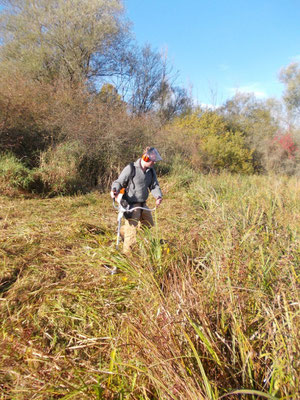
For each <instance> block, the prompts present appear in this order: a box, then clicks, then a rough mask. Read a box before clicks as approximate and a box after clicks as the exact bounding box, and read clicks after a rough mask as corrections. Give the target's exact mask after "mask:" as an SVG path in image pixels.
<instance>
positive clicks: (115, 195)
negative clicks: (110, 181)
mask: <svg viewBox="0 0 300 400" xmlns="http://www.w3.org/2000/svg"><path fill="white" fill-rule="evenodd" d="M118 194H119V193H118V192H117V191H115V190H112V191H111V192H110V197H111V198H112V199H116V198H117V197H118Z"/></svg>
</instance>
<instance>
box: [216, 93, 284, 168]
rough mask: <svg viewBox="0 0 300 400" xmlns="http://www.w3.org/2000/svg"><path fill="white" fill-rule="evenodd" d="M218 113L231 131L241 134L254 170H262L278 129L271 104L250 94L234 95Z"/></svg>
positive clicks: (277, 122)
mask: <svg viewBox="0 0 300 400" xmlns="http://www.w3.org/2000/svg"><path fill="white" fill-rule="evenodd" d="M219 112H220V113H221V114H222V115H223V116H224V118H225V121H226V123H227V125H228V127H229V128H230V129H231V130H232V131H237V132H242V133H243V136H244V139H245V144H246V146H247V147H248V148H249V149H250V150H252V151H253V159H254V164H255V168H256V170H263V169H264V168H265V164H266V158H267V156H268V154H267V153H268V151H269V142H270V140H271V139H272V138H273V137H274V136H275V135H276V134H277V132H278V129H279V121H277V120H276V119H275V117H274V113H273V103H272V102H271V101H264V100H258V99H256V97H255V96H254V95H253V94H251V93H236V95H235V96H234V97H233V98H232V99H230V100H227V102H226V103H225V104H224V106H223V107H222V108H221V109H220V110H219Z"/></svg>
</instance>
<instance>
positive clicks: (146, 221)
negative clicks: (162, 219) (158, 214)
mask: <svg viewBox="0 0 300 400" xmlns="http://www.w3.org/2000/svg"><path fill="white" fill-rule="evenodd" d="M144 208H147V209H148V210H149V211H148V210H147V211H146V210H142V215H141V224H142V226H145V227H147V228H151V227H152V226H154V221H153V218H152V213H151V211H150V209H149V207H148V206H146V205H145V206H144Z"/></svg>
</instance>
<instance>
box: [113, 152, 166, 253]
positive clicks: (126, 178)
mask: <svg viewBox="0 0 300 400" xmlns="http://www.w3.org/2000/svg"><path fill="white" fill-rule="evenodd" d="M161 159H162V158H161V156H160V154H159V152H158V151H157V149H156V148H155V147H147V148H146V149H145V151H144V154H143V156H142V157H141V158H139V159H138V160H137V161H135V162H134V163H131V164H128V165H127V166H126V167H125V168H124V169H123V171H122V172H121V174H120V176H119V177H118V179H117V180H115V181H114V182H113V184H112V187H111V197H112V198H116V197H118V194H119V193H120V191H121V189H122V188H125V194H124V195H123V199H124V200H125V201H127V202H128V204H129V205H130V208H134V207H143V208H146V209H147V210H141V209H137V210H134V211H133V212H132V213H130V214H129V213H125V214H124V216H125V218H126V220H125V226H124V230H123V233H124V245H123V253H124V254H129V253H130V251H131V248H132V247H133V245H134V244H135V243H136V228H137V225H138V223H139V222H140V223H141V224H142V226H146V227H148V228H151V227H152V226H154V222H153V218H152V214H151V211H150V210H149V208H148V207H147V205H146V201H147V199H148V196H149V192H151V193H152V195H153V196H154V197H155V199H156V203H155V204H156V206H159V205H160V204H161V202H162V192H161V189H160V187H159V183H158V180H157V176H156V172H155V170H154V164H155V163H156V162H157V161H161ZM148 210H149V211H148Z"/></svg>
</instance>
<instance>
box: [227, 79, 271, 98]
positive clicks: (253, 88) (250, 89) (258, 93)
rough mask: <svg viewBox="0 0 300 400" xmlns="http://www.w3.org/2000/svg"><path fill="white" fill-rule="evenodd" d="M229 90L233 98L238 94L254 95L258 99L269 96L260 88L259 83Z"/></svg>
mask: <svg viewBox="0 0 300 400" xmlns="http://www.w3.org/2000/svg"><path fill="white" fill-rule="evenodd" d="M228 90H229V92H230V94H231V96H234V95H235V94H236V93H237V92H238V93H253V94H254V96H255V97H257V98H258V99H264V98H266V97H268V94H267V93H266V92H265V91H264V89H263V88H262V87H261V86H260V84H259V83H258V82H256V83H251V84H250V85H245V86H238V87H235V88H229V89H228Z"/></svg>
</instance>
